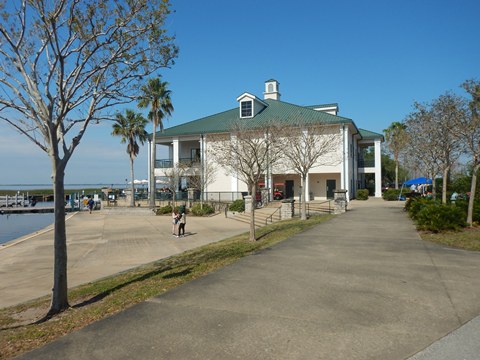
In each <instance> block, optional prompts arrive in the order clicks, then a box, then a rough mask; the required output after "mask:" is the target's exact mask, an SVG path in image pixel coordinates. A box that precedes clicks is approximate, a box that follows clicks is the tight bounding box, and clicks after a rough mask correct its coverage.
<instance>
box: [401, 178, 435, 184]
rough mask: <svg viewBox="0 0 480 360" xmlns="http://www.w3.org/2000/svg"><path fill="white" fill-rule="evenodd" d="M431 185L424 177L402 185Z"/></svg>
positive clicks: (430, 180)
mask: <svg viewBox="0 0 480 360" xmlns="http://www.w3.org/2000/svg"><path fill="white" fill-rule="evenodd" d="M431 183H432V179H427V178H426V177H419V178H415V179H410V180H407V181H405V182H404V183H403V185H405V186H410V185H424V184H431Z"/></svg>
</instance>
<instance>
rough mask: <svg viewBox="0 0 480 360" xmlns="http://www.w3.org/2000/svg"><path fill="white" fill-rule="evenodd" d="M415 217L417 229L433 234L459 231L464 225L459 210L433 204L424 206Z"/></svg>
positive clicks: (455, 207)
mask: <svg viewBox="0 0 480 360" xmlns="http://www.w3.org/2000/svg"><path fill="white" fill-rule="evenodd" d="M416 217H417V225H418V227H419V229H421V230H429V231H433V232H440V231H445V230H459V229H460V228H462V227H465V225H466V223H465V213H464V212H463V210H462V209H461V208H459V207H457V206H452V205H445V204H438V203H435V202H434V203H431V204H428V205H426V206H424V207H423V208H422V209H421V210H420V211H419V212H418V214H417V216H416Z"/></svg>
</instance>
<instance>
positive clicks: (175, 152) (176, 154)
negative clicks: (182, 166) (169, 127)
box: [173, 139, 179, 167]
mask: <svg viewBox="0 0 480 360" xmlns="http://www.w3.org/2000/svg"><path fill="white" fill-rule="evenodd" d="M178 161H179V151H178V139H173V167H175V166H176V165H177V164H178Z"/></svg>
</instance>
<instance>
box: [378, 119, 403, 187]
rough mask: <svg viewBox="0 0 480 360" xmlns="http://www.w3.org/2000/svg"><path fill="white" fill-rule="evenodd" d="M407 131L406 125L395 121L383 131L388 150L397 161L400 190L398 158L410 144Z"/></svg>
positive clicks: (396, 171)
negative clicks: (408, 143)
mask: <svg viewBox="0 0 480 360" xmlns="http://www.w3.org/2000/svg"><path fill="white" fill-rule="evenodd" d="M406 129H407V126H406V125H405V124H403V123H400V122H397V121H394V122H393V123H391V124H390V126H389V127H388V128H386V129H384V130H383V132H384V133H385V138H386V140H387V145H388V148H389V149H390V151H391V152H392V153H393V160H394V161H395V189H398V156H399V154H400V152H401V151H402V150H403V149H405V146H406V145H407V142H408V138H407V132H406Z"/></svg>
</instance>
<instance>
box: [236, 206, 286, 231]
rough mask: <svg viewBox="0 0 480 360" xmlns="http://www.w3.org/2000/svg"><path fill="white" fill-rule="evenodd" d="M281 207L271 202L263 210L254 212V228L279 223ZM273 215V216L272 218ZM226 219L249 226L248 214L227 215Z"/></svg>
mask: <svg viewBox="0 0 480 360" xmlns="http://www.w3.org/2000/svg"><path fill="white" fill-rule="evenodd" d="M280 207H281V205H280V204H279V203H276V202H272V203H270V204H268V206H265V207H263V208H259V209H256V210H255V227H257V228H260V227H262V226H265V225H267V224H271V223H272V222H276V221H280V210H279V208H280ZM272 214H273V216H272ZM228 217H229V218H231V219H234V220H237V221H240V222H244V223H247V224H250V214H249V213H244V212H243V213H228Z"/></svg>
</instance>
